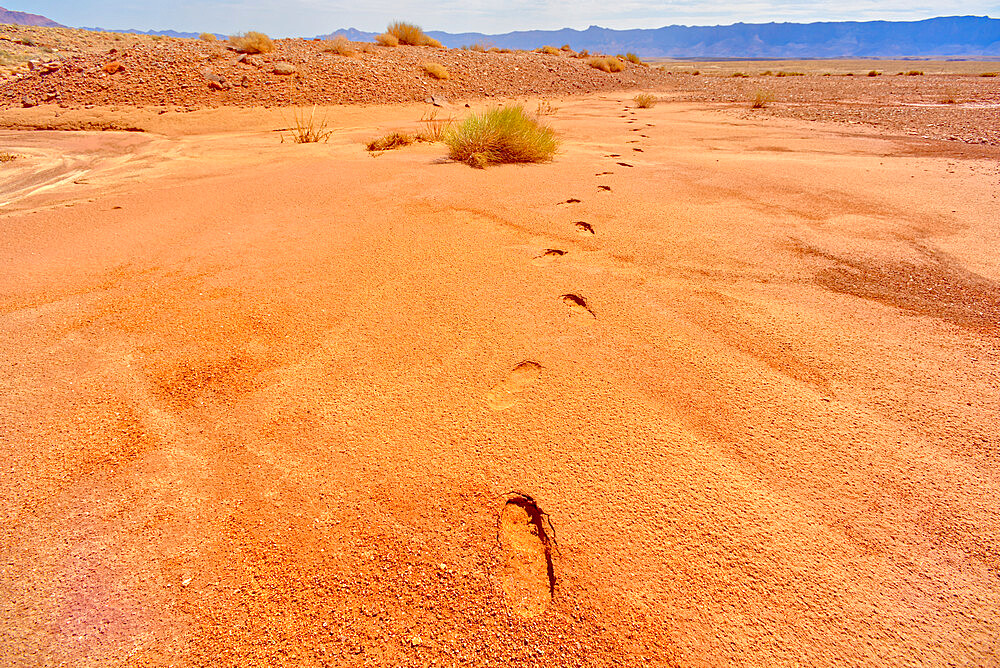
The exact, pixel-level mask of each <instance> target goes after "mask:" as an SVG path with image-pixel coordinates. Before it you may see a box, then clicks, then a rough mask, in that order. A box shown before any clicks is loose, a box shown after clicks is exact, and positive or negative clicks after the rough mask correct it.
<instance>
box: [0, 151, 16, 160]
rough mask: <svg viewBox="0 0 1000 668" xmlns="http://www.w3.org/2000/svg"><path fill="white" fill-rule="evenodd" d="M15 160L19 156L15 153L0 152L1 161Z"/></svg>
mask: <svg viewBox="0 0 1000 668" xmlns="http://www.w3.org/2000/svg"><path fill="white" fill-rule="evenodd" d="M15 160H17V156H16V155H14V154H13V153H7V152H6V151H3V152H0V162H14V161H15Z"/></svg>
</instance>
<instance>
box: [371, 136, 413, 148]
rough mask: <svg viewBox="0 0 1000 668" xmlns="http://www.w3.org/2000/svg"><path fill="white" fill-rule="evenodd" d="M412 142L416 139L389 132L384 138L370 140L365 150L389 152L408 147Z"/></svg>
mask: <svg viewBox="0 0 1000 668" xmlns="http://www.w3.org/2000/svg"><path fill="white" fill-rule="evenodd" d="M414 141H416V138H415V137H414V136H413V135H408V134H406V133H404V132H390V133H389V134H387V135H385V136H382V137H379V138H377V139H372V140H371V141H370V142H368V144H367V145H366V148H367V149H368V150H369V151H391V150H392V149H394V148H400V147H403V146H409V145H410V144H412V143H413V142H414Z"/></svg>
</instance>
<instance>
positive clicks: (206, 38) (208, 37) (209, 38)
mask: <svg viewBox="0 0 1000 668" xmlns="http://www.w3.org/2000/svg"><path fill="white" fill-rule="evenodd" d="M198 39H200V40H201V41H203V42H214V41H216V37H215V35H213V34H212V33H210V32H203V33H201V34H200V35H198Z"/></svg>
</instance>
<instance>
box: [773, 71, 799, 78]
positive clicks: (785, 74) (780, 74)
mask: <svg viewBox="0 0 1000 668" xmlns="http://www.w3.org/2000/svg"><path fill="white" fill-rule="evenodd" d="M805 75H806V73H805V72H785V71H784V70H781V71H779V72H775V73H774V76H776V77H804V76H805Z"/></svg>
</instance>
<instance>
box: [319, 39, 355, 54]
mask: <svg viewBox="0 0 1000 668" xmlns="http://www.w3.org/2000/svg"><path fill="white" fill-rule="evenodd" d="M323 50H324V51H326V52H327V53H335V54H337V55H338V56H353V55H354V54H355V53H357V51H355V49H354V47H353V46H352V45H351V42H350V40H348V39H347V38H346V37H345V36H343V35H337V36H336V37H334V38H333V39H328V40H326V44H324V45H323Z"/></svg>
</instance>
